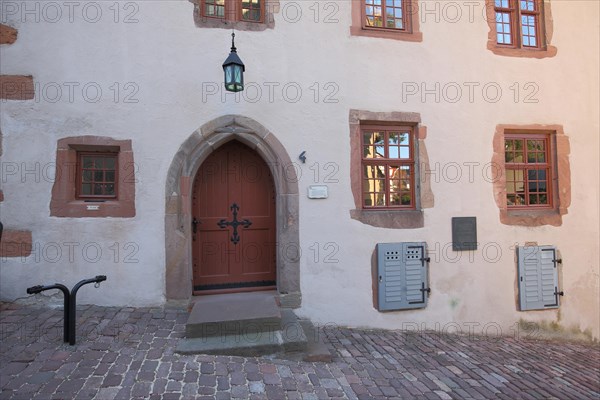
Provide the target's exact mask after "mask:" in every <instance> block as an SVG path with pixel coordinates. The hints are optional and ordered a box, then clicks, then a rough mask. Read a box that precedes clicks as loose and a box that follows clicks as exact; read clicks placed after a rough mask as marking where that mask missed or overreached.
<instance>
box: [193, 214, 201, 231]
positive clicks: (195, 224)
mask: <svg viewBox="0 0 600 400" xmlns="http://www.w3.org/2000/svg"><path fill="white" fill-rule="evenodd" d="M199 223H200V221H198V220H197V219H196V217H194V219H193V220H192V232H193V233H196V231H197V230H198V224H199Z"/></svg>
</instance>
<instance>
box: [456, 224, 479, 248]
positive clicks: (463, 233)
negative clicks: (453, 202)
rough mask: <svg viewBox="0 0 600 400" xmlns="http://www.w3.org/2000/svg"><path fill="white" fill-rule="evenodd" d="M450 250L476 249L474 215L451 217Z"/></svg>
mask: <svg viewBox="0 0 600 400" xmlns="http://www.w3.org/2000/svg"><path fill="white" fill-rule="evenodd" d="M452 250H454V251H461V250H477V218H476V217H452Z"/></svg>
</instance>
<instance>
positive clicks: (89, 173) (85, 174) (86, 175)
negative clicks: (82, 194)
mask: <svg viewBox="0 0 600 400" xmlns="http://www.w3.org/2000/svg"><path fill="white" fill-rule="evenodd" d="M83 181H84V182H91V181H92V171H90V170H84V171H83Z"/></svg>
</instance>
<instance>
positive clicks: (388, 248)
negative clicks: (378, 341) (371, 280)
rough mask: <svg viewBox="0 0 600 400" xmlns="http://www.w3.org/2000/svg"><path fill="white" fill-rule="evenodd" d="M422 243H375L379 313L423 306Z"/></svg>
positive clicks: (426, 290) (425, 284) (426, 288)
mask: <svg viewBox="0 0 600 400" xmlns="http://www.w3.org/2000/svg"><path fill="white" fill-rule="evenodd" d="M426 253H427V245H426V243H379V244H377V267H378V268H377V269H378V300H379V310H381V311H390V310H406V309H412V308H424V307H426V306H427V298H428V295H429V283H428V280H427V268H428V259H427V258H426Z"/></svg>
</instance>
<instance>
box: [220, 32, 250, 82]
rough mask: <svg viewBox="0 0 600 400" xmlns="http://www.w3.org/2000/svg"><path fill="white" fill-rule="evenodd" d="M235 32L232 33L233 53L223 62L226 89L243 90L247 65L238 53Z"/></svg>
mask: <svg viewBox="0 0 600 400" xmlns="http://www.w3.org/2000/svg"><path fill="white" fill-rule="evenodd" d="M234 39H235V33H232V34H231V53H229V57H227V60H225V62H224V63H223V72H225V90H227V91H228V92H241V91H242V90H244V71H245V70H246V67H245V66H244V63H243V62H242V60H241V59H240V57H239V56H238V55H237V49H236V48H235V43H234Z"/></svg>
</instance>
